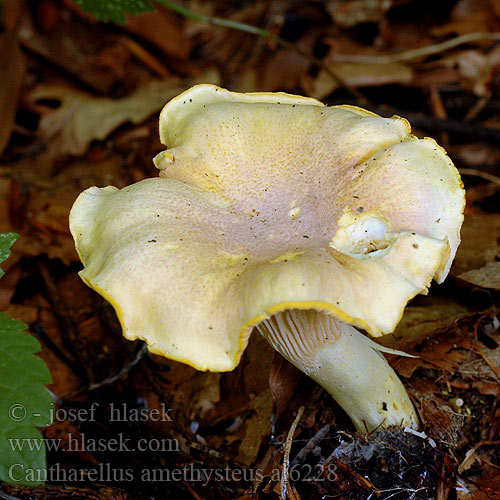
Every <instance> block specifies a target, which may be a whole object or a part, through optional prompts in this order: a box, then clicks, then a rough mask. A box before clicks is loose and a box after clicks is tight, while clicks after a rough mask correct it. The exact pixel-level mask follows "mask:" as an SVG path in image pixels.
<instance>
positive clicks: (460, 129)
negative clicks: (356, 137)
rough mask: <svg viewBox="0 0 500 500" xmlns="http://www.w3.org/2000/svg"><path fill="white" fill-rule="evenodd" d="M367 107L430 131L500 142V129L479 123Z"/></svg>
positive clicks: (386, 108)
mask: <svg viewBox="0 0 500 500" xmlns="http://www.w3.org/2000/svg"><path fill="white" fill-rule="evenodd" d="M327 104H329V105H333V104H339V103H337V102H336V101H335V100H334V99H331V100H328V101H327ZM341 104H355V103H354V102H352V101H351V102H346V101H345V100H344V101H342V103H341ZM366 109H368V110H370V111H373V112H374V113H377V114H378V115H381V116H391V115H394V114H396V115H398V116H402V117H403V118H406V119H407V120H408V121H409V122H410V123H411V124H412V126H413V128H422V129H424V130H426V131H428V132H430V133H433V134H435V133H438V132H443V131H444V132H449V133H450V134H455V135H459V136H463V137H465V138H466V139H467V140H468V141H470V142H472V141H474V140H481V141H486V142H491V143H493V144H498V143H499V142H500V130H499V129H495V128H489V127H482V126H481V125H478V124H477V123H471V122H462V121H458V120H449V119H446V120H442V119H439V118H435V117H434V116H429V115H423V114H420V113H412V112H406V111H404V110H401V109H396V108H392V107H390V106H372V105H368V106H366Z"/></svg>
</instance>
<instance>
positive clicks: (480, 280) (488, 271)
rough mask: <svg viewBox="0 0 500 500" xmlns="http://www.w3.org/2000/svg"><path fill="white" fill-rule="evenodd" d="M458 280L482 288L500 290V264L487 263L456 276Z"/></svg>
mask: <svg viewBox="0 0 500 500" xmlns="http://www.w3.org/2000/svg"><path fill="white" fill-rule="evenodd" d="M458 277H459V278H460V279H462V280H464V281H467V283H471V284H473V285H476V286H480V287H482V288H494V289H495V290H500V262H489V263H488V264H486V265H485V266H483V267H481V268H479V269H473V270H471V271H467V272H466V273H462V274H460V275H459V276H458Z"/></svg>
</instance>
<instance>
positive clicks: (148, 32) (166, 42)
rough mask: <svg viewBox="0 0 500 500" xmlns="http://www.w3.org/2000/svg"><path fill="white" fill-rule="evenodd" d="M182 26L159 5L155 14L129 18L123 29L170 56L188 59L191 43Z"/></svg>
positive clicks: (176, 18)
mask: <svg viewBox="0 0 500 500" xmlns="http://www.w3.org/2000/svg"><path fill="white" fill-rule="evenodd" d="M180 24H181V23H180V21H179V18H178V17H175V16H174V15H173V14H172V13H171V11H169V10H167V9H166V8H164V7H162V6H161V5H158V9H157V10H155V11H154V12H144V13H143V14H139V15H137V16H127V23H126V24H125V25H124V26H123V27H124V28H125V29H126V30H127V31H129V32H130V33H133V34H135V35H138V36H140V37H141V38H143V39H144V40H147V41H148V42H150V43H152V44H153V45H155V46H156V47H158V48H159V49H160V50H161V51H162V52H164V53H165V54H167V55H168V56H173V57H177V58H178V59H186V58H187V57H188V56H189V52H190V50H191V41H190V39H189V38H188V37H187V36H186V35H185V33H184V32H183V31H182V30H181V28H180V26H179V25H180Z"/></svg>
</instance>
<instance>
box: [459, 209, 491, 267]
mask: <svg viewBox="0 0 500 500" xmlns="http://www.w3.org/2000/svg"><path fill="white" fill-rule="evenodd" d="M499 235H500V214H485V213H475V214H474V213H473V214H468V215H467V217H465V220H464V224H463V226H462V242H461V243H460V246H459V247H458V252H457V255H456V257H455V260H454V263H453V266H452V268H451V274H452V276H458V275H460V274H462V273H464V272H465V271H470V270H471V269H478V268H480V267H482V266H484V265H485V264H486V263H488V262H494V261H495V260H496V259H498V258H500V239H499Z"/></svg>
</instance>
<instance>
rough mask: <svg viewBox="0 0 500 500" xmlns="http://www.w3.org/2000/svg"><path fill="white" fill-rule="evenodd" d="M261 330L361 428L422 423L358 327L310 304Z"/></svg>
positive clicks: (278, 317)
mask: <svg viewBox="0 0 500 500" xmlns="http://www.w3.org/2000/svg"><path fill="white" fill-rule="evenodd" d="M256 328H257V330H258V331H259V332H260V334H261V335H262V336H263V337H265V338H266V340H267V341H268V342H269V343H270V344H271V345H272V346H273V347H274V348H275V349H276V350H277V351H278V352H279V353H280V354H281V355H282V356H283V357H285V358H286V359H287V360H288V361H290V363H292V364H293V365H294V366H296V367H297V368H298V369H299V370H301V371H303V372H304V373H305V374H307V375H309V376H310V377H311V378H312V379H313V380H315V381H316V382H317V383H318V384H320V385H321V386H322V387H323V388H324V389H325V390H326V391H328V392H329V393H330V395H331V396H332V397H333V398H334V399H335V401H337V403H338V404H339V405H340V406H341V407H342V408H343V409H344V411H345V412H346V413H347V414H348V415H349V417H350V418H351V420H352V421H353V423H354V425H355V426H356V429H357V430H358V431H360V432H371V431H373V430H374V429H376V428H378V427H388V426H390V425H399V426H403V427H404V426H410V427H418V418H417V415H416V412H415V409H414V407H413V404H412V403H411V401H410V399H409V397H408V394H407V392H406V390H405V388H404V387H403V384H402V383H401V381H400V380H399V378H398V376H397V375H396V373H395V372H394V370H393V369H392V368H391V367H390V366H389V363H388V362H387V361H386V359H385V358H384V357H383V356H382V354H380V352H378V350H376V349H374V348H373V347H372V345H371V344H373V342H372V341H370V340H369V339H368V338H366V337H365V336H364V335H363V334H362V333H360V332H358V330H356V329H355V328H354V327H352V326H350V325H347V324H345V323H341V322H339V321H337V320H336V319H335V318H334V317H332V316H330V315H328V314H326V313H324V312H320V311H316V310H312V309H304V310H300V309H289V310H285V311H282V312H279V313H277V314H274V315H273V316H271V317H270V318H268V319H266V320H264V321H262V322H261V323H259V324H258V325H257V327H256Z"/></svg>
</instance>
